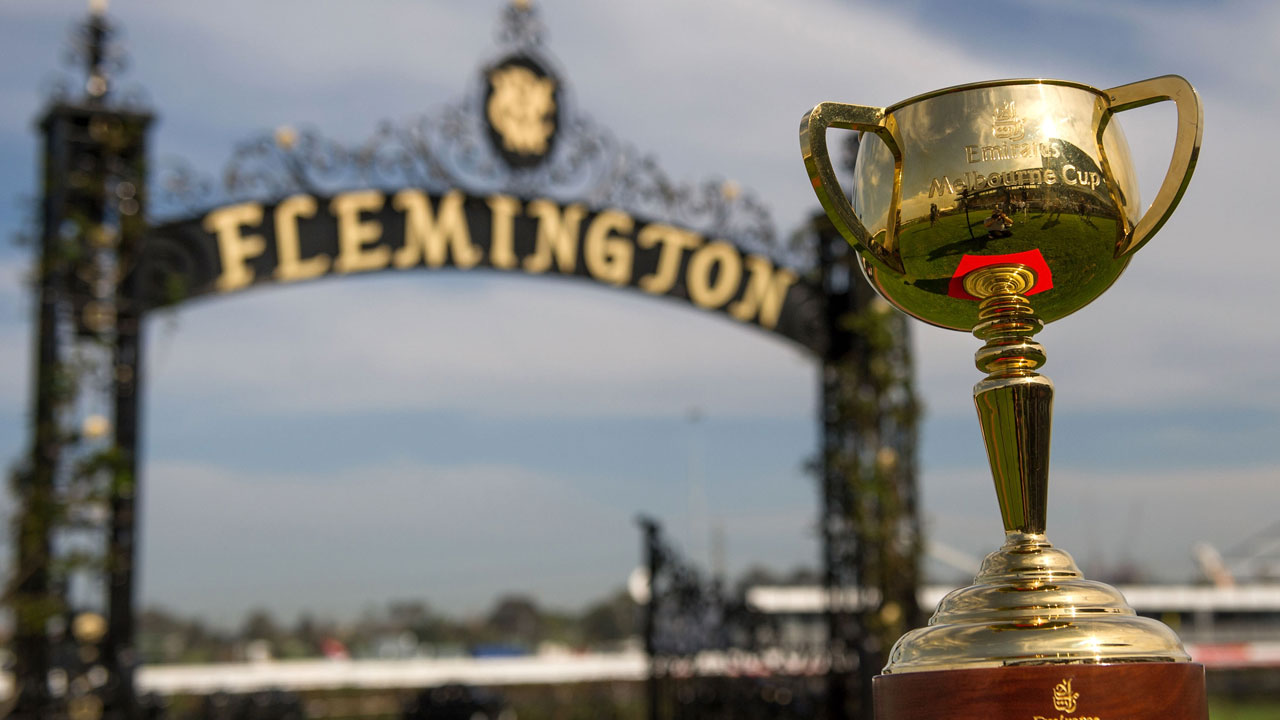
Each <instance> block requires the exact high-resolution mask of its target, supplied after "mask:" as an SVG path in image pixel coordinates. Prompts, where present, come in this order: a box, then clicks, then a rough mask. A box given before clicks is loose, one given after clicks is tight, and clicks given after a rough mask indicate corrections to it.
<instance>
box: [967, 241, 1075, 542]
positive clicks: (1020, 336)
mask: <svg viewBox="0 0 1280 720" xmlns="http://www.w3.org/2000/svg"><path fill="white" fill-rule="evenodd" d="M963 283H964V288H965V290H966V291H967V292H968V293H969V294H970V295H973V296H974V297H977V298H981V299H982V302H981V304H980V305H979V306H978V321H979V322H978V325H977V326H976V327H974V330H973V334H974V335H975V336H976V337H977V338H978V339H980V340H985V341H986V344H985V345H983V346H982V348H981V349H980V350H978V352H977V355H976V364H977V366H978V369H979V370H982V371H983V372H985V373H987V377H986V378H985V379H984V380H982V381H981V382H979V383H978V384H977V385H975V386H974V388H973V402H974V405H975V406H976V407H977V410H978V422H979V424H981V426H982V439H983V441H984V442H985V444H986V446H987V460H988V462H989V463H990V465H991V476H992V478H993V479H994V480H995V486H996V498H997V499H998V500H999V502H1000V516H1001V519H1002V520H1003V521H1004V529H1005V532H1006V533H1015V532H1016V533H1024V534H1030V535H1039V534H1043V533H1044V531H1045V520H1046V515H1047V509H1048V498H1049V430H1050V425H1051V423H1052V415H1053V382H1052V381H1051V380H1049V378H1047V377H1045V376H1043V375H1041V374H1039V373H1037V372H1036V369H1037V368H1039V367H1040V366H1041V365H1043V364H1044V362H1045V353H1044V347H1043V346H1041V345H1040V343H1038V342H1036V341H1035V340H1033V339H1032V336H1033V335H1035V334H1036V333H1038V332H1040V330H1041V329H1043V328H1044V322H1043V321H1041V320H1040V318H1039V317H1037V316H1036V314H1035V311H1034V310H1033V309H1032V307H1031V302H1030V301H1028V300H1027V298H1026V297H1024V296H1023V294H1022V293H1024V292H1026V291H1027V290H1029V289H1030V288H1032V287H1033V286H1034V285H1035V273H1034V272H1033V271H1032V270H1031V268H1028V267H1027V266H1026V265H1020V264H1000V265H988V266H986V267H982V268H978V269H976V270H974V271H973V272H971V273H969V274H968V275H966V276H965V277H964V280H963Z"/></svg>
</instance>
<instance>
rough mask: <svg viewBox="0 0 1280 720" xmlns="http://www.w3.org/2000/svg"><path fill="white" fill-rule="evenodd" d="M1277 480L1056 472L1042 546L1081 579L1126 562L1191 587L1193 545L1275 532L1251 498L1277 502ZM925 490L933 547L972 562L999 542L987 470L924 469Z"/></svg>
mask: <svg viewBox="0 0 1280 720" xmlns="http://www.w3.org/2000/svg"><path fill="white" fill-rule="evenodd" d="M1277 478H1280V464H1269V465H1261V466H1255V467H1245V468H1224V469H1221V470H1216V471H1203V470H1194V471H1189V470H1188V471H1180V470H1176V469H1168V470H1166V469H1160V470H1150V471H1131V472H1122V471H1114V472H1085V471H1080V470H1076V469H1072V468H1063V469H1059V470H1055V471H1054V472H1053V474H1052V476H1051V480H1050V483H1049V519H1048V536H1049V539H1050V540H1051V541H1052V542H1053V543H1054V544H1055V545H1057V546H1058V547H1061V548H1063V549H1065V550H1067V551H1068V552H1070V553H1071V554H1072V555H1073V556H1074V557H1075V558H1076V560H1077V562H1078V563H1080V564H1081V566H1082V568H1083V569H1084V571H1085V573H1086V575H1089V574H1095V575H1096V574H1097V573H1099V572H1101V571H1104V570H1106V569H1114V568H1116V567H1117V566H1118V565H1120V564H1122V563H1126V562H1132V563H1136V564H1137V565H1138V566H1139V567H1141V568H1142V569H1143V570H1144V571H1145V572H1147V573H1148V574H1149V575H1150V576H1152V577H1154V578H1156V579H1161V580H1167V581H1186V580H1190V579H1192V577H1193V576H1194V575H1195V572H1196V570H1195V565H1194V564H1193V562H1192V558H1191V547H1192V546H1193V545H1194V544H1195V543H1197V542H1201V541H1205V542H1210V543H1212V544H1214V545H1215V546H1217V547H1218V548H1219V549H1221V550H1226V549H1228V548H1230V547H1232V546H1235V545H1236V544H1238V543H1240V542H1241V541H1243V540H1244V539H1245V537H1247V536H1248V535H1249V534H1251V533H1253V532H1258V531H1261V530H1263V529H1265V528H1267V527H1269V526H1271V525H1273V524H1274V522H1275V511H1274V503H1271V502H1258V498H1266V497H1272V496H1274V493H1275V485H1276V480H1277ZM922 486H923V488H924V492H923V496H922V497H923V513H924V517H926V518H927V519H928V524H927V530H926V532H927V533H929V538H930V539H931V540H939V541H941V542H943V543H945V544H948V545H952V546H954V547H957V548H959V549H961V550H963V551H965V552H969V553H972V554H975V555H982V554H985V553H987V552H990V551H992V550H995V549H996V548H997V547H998V546H999V544H1000V543H1001V542H1002V540H1003V534H1002V529H1001V525H1000V514H999V510H998V505H997V503H996V498H995V491H994V490H993V489H992V481H991V476H990V474H989V473H988V472H987V470H986V469H985V468H981V469H978V468H975V469H973V470H971V471H949V472H947V473H946V474H945V476H942V475H940V474H939V473H936V472H930V471H929V470H927V469H926V471H925V472H924V475H923V478H922ZM975 570H976V568H975Z"/></svg>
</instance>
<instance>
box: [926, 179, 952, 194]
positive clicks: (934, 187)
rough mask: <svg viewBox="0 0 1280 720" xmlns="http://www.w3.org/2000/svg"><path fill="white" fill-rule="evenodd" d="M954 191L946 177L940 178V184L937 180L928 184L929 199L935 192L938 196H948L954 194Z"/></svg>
mask: <svg viewBox="0 0 1280 720" xmlns="http://www.w3.org/2000/svg"><path fill="white" fill-rule="evenodd" d="M944 188H945V189H944ZM955 191H956V189H955V188H954V187H952V185H951V178H949V177H947V176H946V175H943V176H942V182H938V178H934V179H933V182H931V183H929V197H933V195H934V193H935V192H936V193H937V194H938V195H949V194H952V193H955Z"/></svg>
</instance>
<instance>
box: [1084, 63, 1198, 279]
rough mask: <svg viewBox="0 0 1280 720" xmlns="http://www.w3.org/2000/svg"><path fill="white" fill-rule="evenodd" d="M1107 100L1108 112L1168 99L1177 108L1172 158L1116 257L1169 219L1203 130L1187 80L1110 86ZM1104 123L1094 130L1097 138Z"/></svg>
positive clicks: (1174, 77) (1142, 242)
mask: <svg viewBox="0 0 1280 720" xmlns="http://www.w3.org/2000/svg"><path fill="white" fill-rule="evenodd" d="M1106 94H1107V96H1108V98H1109V100H1110V110H1111V112H1112V113H1118V112H1124V111H1125V110H1132V109H1134V108H1140V107H1143V106H1146V105H1151V104H1152V103H1158V102H1163V101H1165V100H1172V101H1173V103H1174V105H1176V106H1177V108H1178V136H1177V139H1176V140H1175V141H1174V144H1173V159H1172V160H1170V161H1169V172H1168V173H1167V174H1166V175H1165V176H1164V183H1162V184H1161V185H1160V191H1159V192H1157V193H1156V198H1155V200H1153V201H1152V202H1151V207H1149V208H1147V212H1146V213H1144V214H1143V216H1142V218H1141V219H1140V220H1138V224H1137V225H1135V226H1134V227H1133V230H1132V231H1130V232H1129V233H1128V235H1127V236H1126V237H1125V238H1124V240H1123V241H1121V243H1120V244H1119V246H1118V247H1117V248H1116V257H1120V256H1122V255H1126V254H1128V253H1131V252H1133V251H1135V250H1137V249H1138V248H1140V247H1142V246H1143V245H1145V244H1146V242H1147V241H1148V240H1150V239H1151V236H1152V235H1155V234H1156V231H1157V230H1159V229H1160V228H1161V227H1162V226H1163V225H1164V223H1165V221H1166V220H1168V219H1169V215H1171V214H1172V213H1173V210H1174V208H1176V207H1177V206H1178V201H1179V200H1181V199H1182V193H1184V192H1186V190H1187V185H1188V184H1189V183H1190V182H1191V173H1192V172H1193V171H1194V170H1195V168H1196V158H1197V157H1199V155H1200V138H1201V136H1202V135H1203V133H1204V110H1203V108H1202V107H1201V106H1200V95H1199V94H1197V93H1196V89H1195V88H1193V87H1191V83H1189V82H1187V81H1186V79H1184V78H1182V77H1179V76H1177V75H1162V76H1160V77H1155V78H1151V79H1150V80H1141V81H1139V82H1136V83H1129V84H1128V85H1121V86H1119V87H1114V88H1111V89H1110V90H1107V91H1106ZM1105 129H1106V126H1105V124H1104V125H1103V126H1102V127H1101V128H1100V129H1099V130H1098V138H1099V141H1101V138H1102V131H1103V130H1105Z"/></svg>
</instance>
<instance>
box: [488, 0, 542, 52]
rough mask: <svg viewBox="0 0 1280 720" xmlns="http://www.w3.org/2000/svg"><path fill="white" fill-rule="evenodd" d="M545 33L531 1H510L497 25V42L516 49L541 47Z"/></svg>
mask: <svg viewBox="0 0 1280 720" xmlns="http://www.w3.org/2000/svg"><path fill="white" fill-rule="evenodd" d="M545 32H546V28H544V27H543V25H542V21H541V20H540V19H539V18H538V11H537V9H536V8H534V7H533V0H511V4H510V5H508V6H507V7H506V9H505V10H503V12H502V19H501V21H499V24H498V40H499V41H500V42H501V43H502V44H503V45H508V46H515V47H517V48H528V47H533V46H535V45H541V44H542V36H543V33H545Z"/></svg>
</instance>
